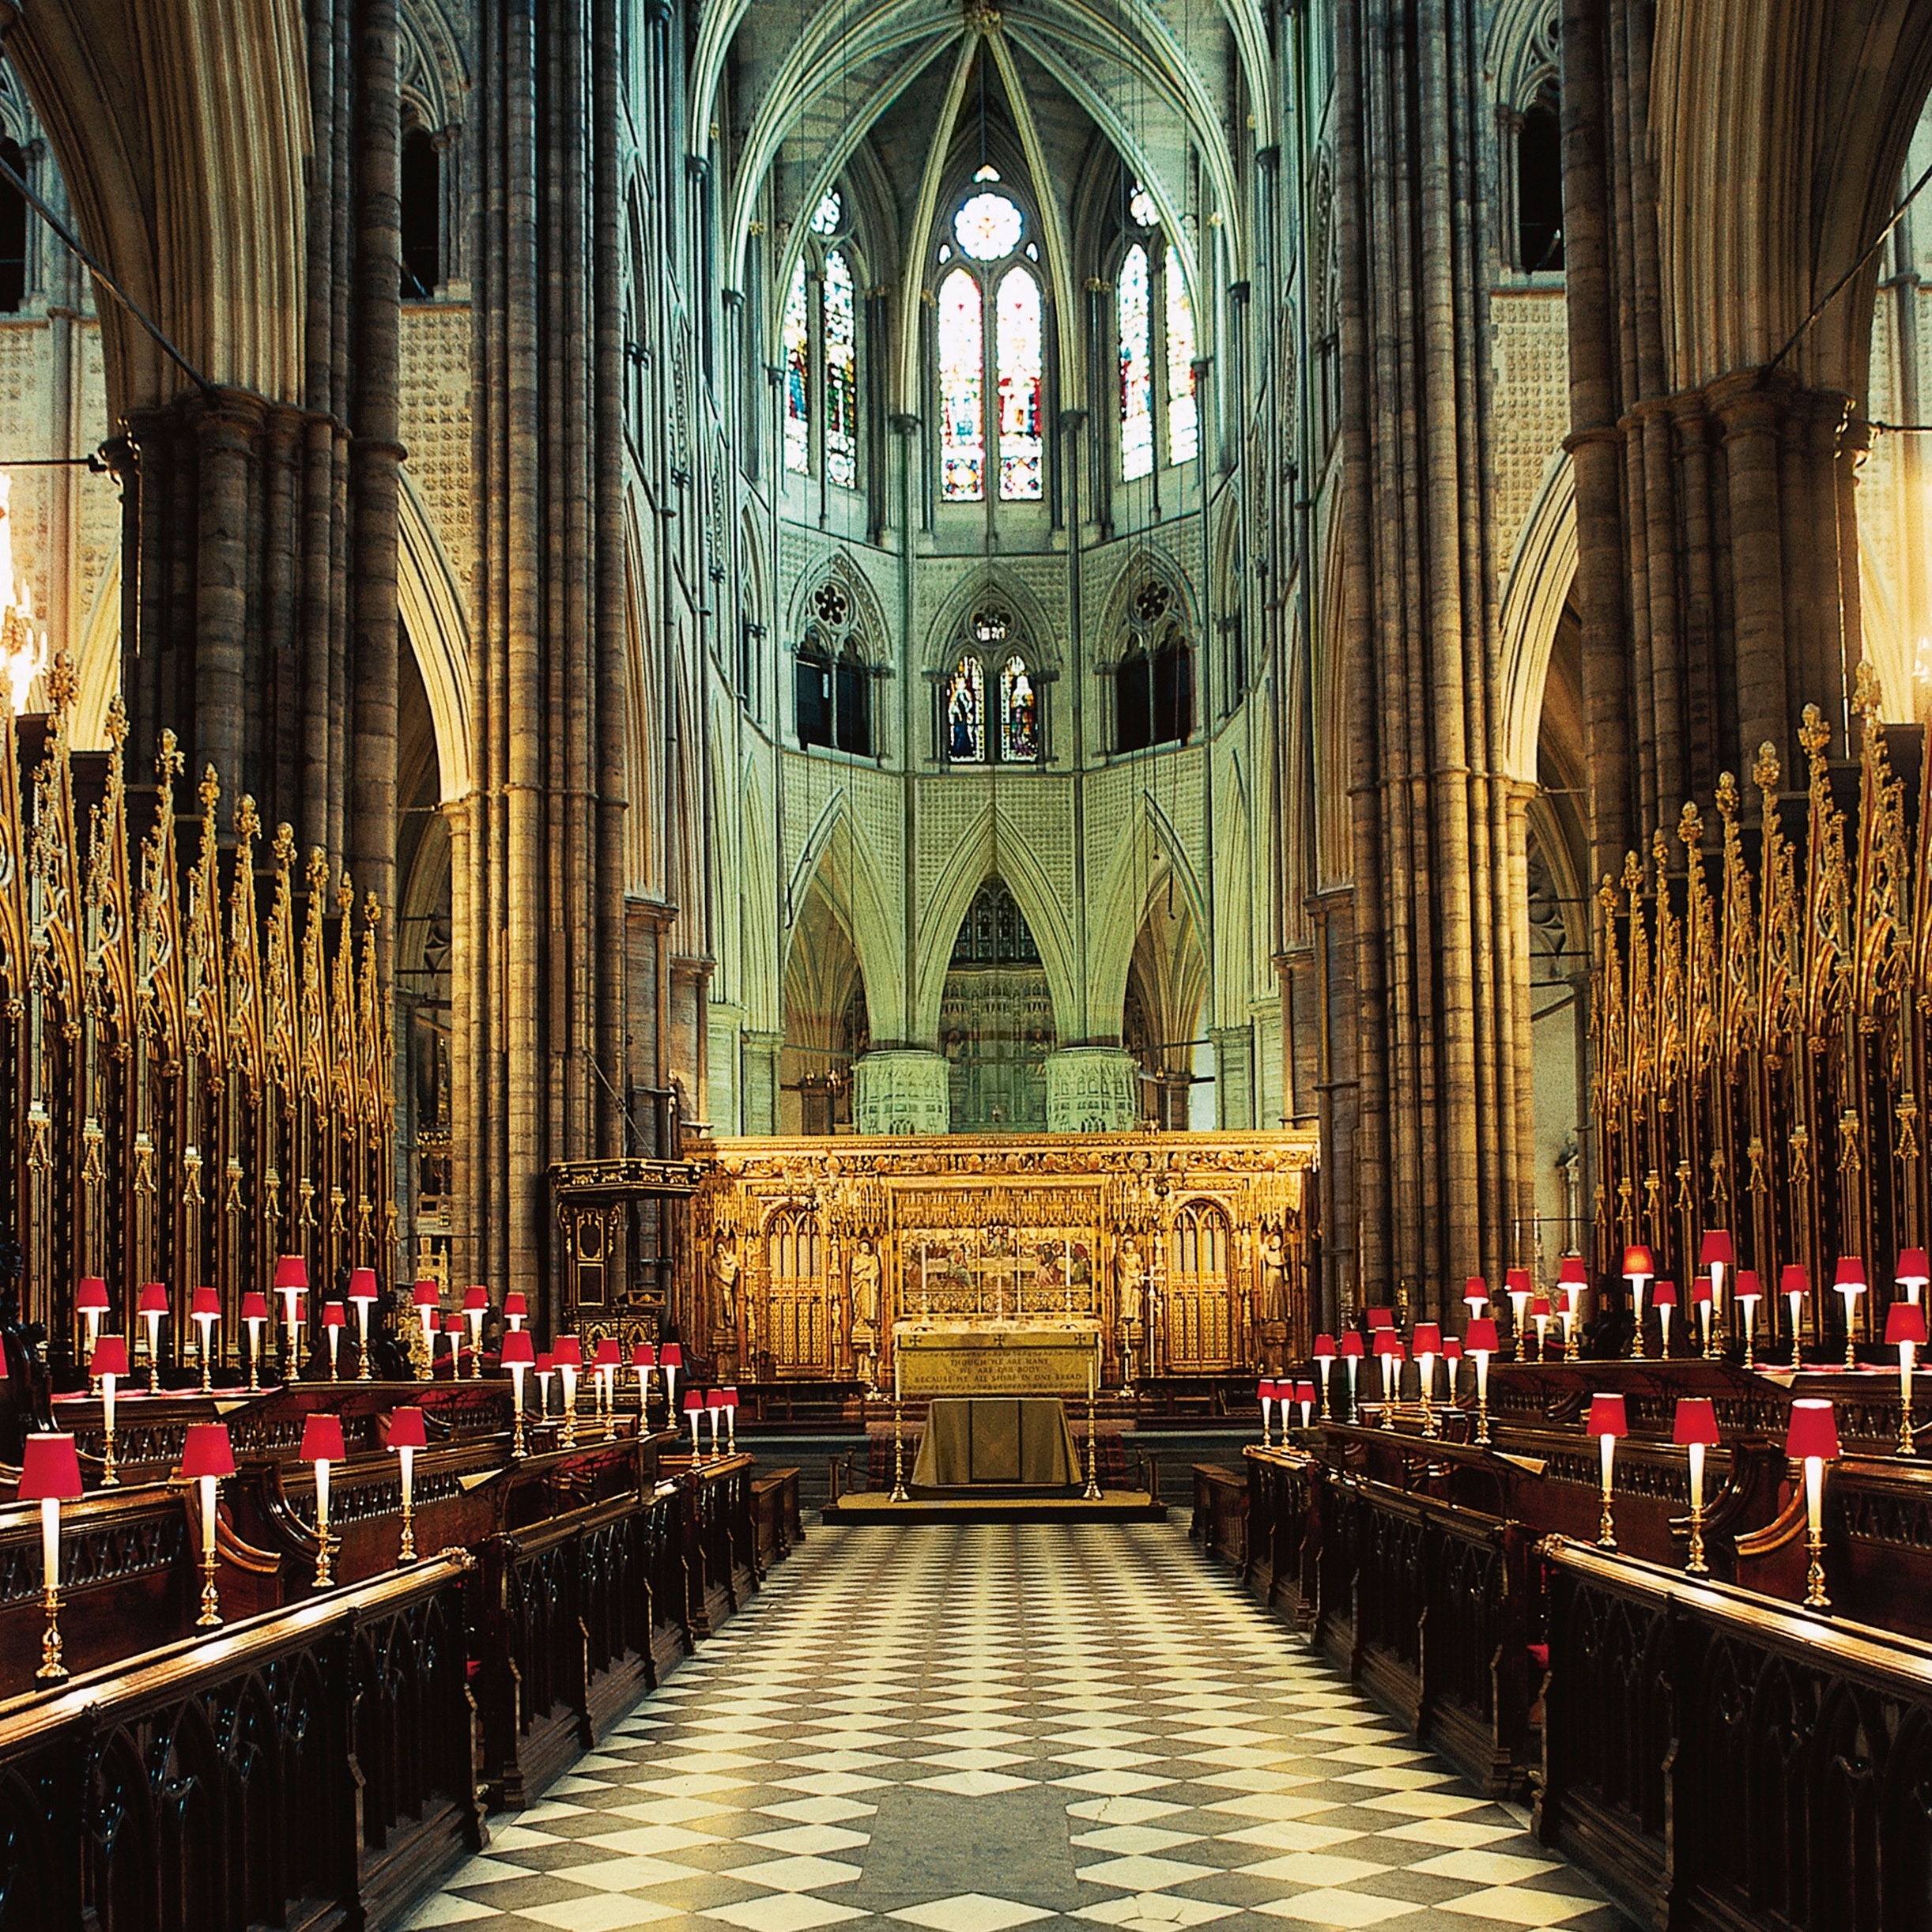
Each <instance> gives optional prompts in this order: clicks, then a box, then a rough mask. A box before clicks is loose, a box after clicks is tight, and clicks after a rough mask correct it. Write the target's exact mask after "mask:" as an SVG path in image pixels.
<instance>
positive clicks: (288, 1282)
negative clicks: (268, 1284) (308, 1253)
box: [275, 1255, 308, 1289]
mask: <svg viewBox="0 0 1932 1932" xmlns="http://www.w3.org/2000/svg"><path fill="white" fill-rule="evenodd" d="M275 1285H276V1287H277V1289H284V1288H307V1287H308V1262H305V1261H304V1259H303V1258H302V1257H301V1256H300V1255H282V1256H281V1258H280V1259H278V1260H277V1262H276V1263H275Z"/></svg>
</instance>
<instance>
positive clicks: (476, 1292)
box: [463, 1287, 489, 1315]
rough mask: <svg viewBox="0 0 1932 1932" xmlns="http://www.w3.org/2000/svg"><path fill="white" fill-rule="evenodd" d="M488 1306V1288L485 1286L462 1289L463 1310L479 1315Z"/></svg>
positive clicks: (469, 1313) (465, 1312)
mask: <svg viewBox="0 0 1932 1932" xmlns="http://www.w3.org/2000/svg"><path fill="white" fill-rule="evenodd" d="M487 1307H489V1289H487V1288H482V1287H476V1288H466V1289H464V1290H463V1312H464V1314H466V1315H481V1313H482V1312H483V1311H484V1310H485V1308H487Z"/></svg>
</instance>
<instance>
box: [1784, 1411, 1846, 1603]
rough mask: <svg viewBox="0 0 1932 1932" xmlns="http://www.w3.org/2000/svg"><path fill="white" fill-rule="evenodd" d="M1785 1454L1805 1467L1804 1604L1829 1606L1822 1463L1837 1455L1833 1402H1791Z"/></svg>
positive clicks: (1832, 1460) (1836, 1420)
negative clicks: (1806, 1555)
mask: <svg viewBox="0 0 1932 1932" xmlns="http://www.w3.org/2000/svg"><path fill="white" fill-rule="evenodd" d="M1784 1449H1785V1454H1786V1455H1788V1456H1790V1458H1791V1460H1792V1461H1793V1462H1800V1463H1802V1464H1803V1466H1804V1470H1805V1523H1806V1534H1805V1541H1806V1547H1807V1549H1809V1553H1810V1557H1811V1562H1810V1566H1809V1569H1808V1570H1807V1572H1806V1577H1805V1608H1806V1609H1808V1610H1828V1609H1830V1608H1831V1607H1832V1600H1831V1598H1829V1597H1828V1596H1827V1595H1826V1594H1824V1466H1825V1464H1826V1463H1827V1462H1836V1460H1837V1458H1838V1418H1837V1417H1836V1414H1835V1413H1833V1410H1832V1405H1831V1404H1830V1403H1829V1402H1821V1401H1817V1400H1814V1399H1813V1398H1810V1397H1807V1396H1801V1397H1800V1398H1798V1400H1797V1401H1796V1402H1793V1403H1792V1405H1791V1416H1790V1422H1789V1424H1787V1427H1786V1430H1785V1437H1784Z"/></svg>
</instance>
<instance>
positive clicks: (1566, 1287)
mask: <svg viewBox="0 0 1932 1932" xmlns="http://www.w3.org/2000/svg"><path fill="white" fill-rule="evenodd" d="M1589 1285H1590V1274H1589V1270H1587V1269H1586V1268H1585V1267H1584V1266H1583V1256H1582V1255H1564V1258H1563V1260H1562V1262H1561V1264H1560V1266H1559V1267H1558V1268H1557V1286H1558V1287H1559V1288H1560V1289H1562V1290H1563V1353H1564V1357H1565V1359H1566V1360H1569V1361H1572V1362H1574V1361H1575V1360H1577V1359H1578V1358H1579V1357H1580V1356H1581V1354H1582V1353H1583V1345H1582V1341H1581V1340H1580V1338H1579V1330H1581V1329H1582V1327H1583V1290H1584V1289H1586V1288H1587V1287H1588V1286H1589Z"/></svg>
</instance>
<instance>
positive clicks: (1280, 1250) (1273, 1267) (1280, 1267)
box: [1258, 1228, 1288, 1322]
mask: <svg viewBox="0 0 1932 1932" xmlns="http://www.w3.org/2000/svg"><path fill="white" fill-rule="evenodd" d="M1258 1253H1259V1255H1260V1256H1261V1310H1262V1314H1261V1319H1262V1320H1263V1321H1264V1322H1285V1321H1286V1320H1287V1319H1288V1253H1287V1251H1286V1250H1285V1248H1284V1247H1282V1246H1281V1233H1280V1232H1279V1230H1277V1229H1276V1228H1269V1229H1268V1230H1267V1231H1266V1232H1265V1233H1264V1234H1263V1235H1262V1240H1261V1247H1260V1248H1259V1249H1258Z"/></svg>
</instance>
